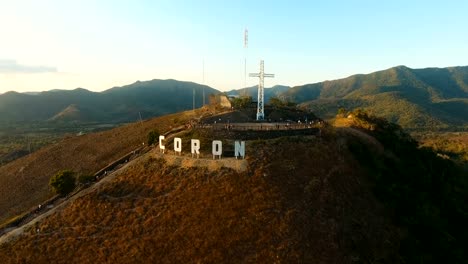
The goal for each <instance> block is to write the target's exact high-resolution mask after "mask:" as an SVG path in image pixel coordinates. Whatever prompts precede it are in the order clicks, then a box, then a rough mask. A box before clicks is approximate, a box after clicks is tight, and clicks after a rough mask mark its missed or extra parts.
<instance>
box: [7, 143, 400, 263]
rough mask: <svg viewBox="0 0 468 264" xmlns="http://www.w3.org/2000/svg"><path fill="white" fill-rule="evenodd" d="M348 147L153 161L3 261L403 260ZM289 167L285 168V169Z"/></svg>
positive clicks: (78, 204)
mask: <svg viewBox="0 0 468 264" xmlns="http://www.w3.org/2000/svg"><path fill="white" fill-rule="evenodd" d="M339 140H347V139H346V138H333V139H330V140H325V139H317V138H297V137H296V138H289V139H287V138H282V139H276V140H269V141H256V142H248V144H247V151H248V153H250V154H252V153H254V152H255V153H256V155H255V157H253V155H249V158H248V162H249V169H248V171H247V172H243V173H239V172H236V171H234V170H230V169H226V168H222V169H220V170H216V171H210V170H208V169H207V168H196V167H191V168H183V167H175V166H171V165H169V164H167V163H166V162H165V161H164V160H163V159H156V158H154V157H151V158H147V159H146V160H142V161H141V162H139V163H136V164H134V165H132V167H130V168H128V169H127V170H126V171H125V172H123V173H122V174H121V175H120V176H119V177H117V178H115V179H114V180H112V181H111V182H109V183H107V184H106V185H104V186H102V187H101V188H99V189H96V190H94V191H93V192H91V193H90V194H89V195H86V196H83V197H80V198H78V199H77V200H75V201H73V202H72V203H71V204H70V205H69V206H68V207H66V208H64V209H63V210H61V211H59V212H57V213H56V214H54V215H51V216H50V217H48V218H46V219H45V220H43V221H42V222H41V223H40V224H39V225H38V226H37V227H38V228H39V229H40V233H39V234H36V233H34V231H33V230H30V231H29V233H28V232H27V233H26V234H25V235H23V237H20V238H19V239H18V240H16V241H14V242H11V243H9V244H5V245H2V246H0V259H2V261H3V262H4V263H18V262H26V263H30V262H34V263H50V262H54V263H56V262H59V263H60V262H63V263H65V262H67V263H71V262H73V263H174V262H176V263H220V262H223V263H224V262H227V263H245V262H250V263H257V262H262V263H355V262H366V263H375V262H380V263H395V262H398V259H395V256H397V255H398V253H397V251H398V244H397V241H398V235H397V230H396V229H395V228H394V227H393V226H392V225H391V224H390V223H389V222H388V220H387V217H386V215H385V211H384V210H383V209H382V207H381V205H380V204H379V203H378V202H377V201H376V199H375V198H374V196H373V195H372V193H371V190H370V188H369V186H368V184H367V181H366V177H363V175H364V173H363V172H362V170H361V168H359V167H357V165H356V164H357V163H356V162H355V161H354V160H353V158H352V155H351V154H350V153H348V151H347V150H346V149H345V148H341V147H340V146H339V143H338V141H339ZM280 161H281V162H280Z"/></svg>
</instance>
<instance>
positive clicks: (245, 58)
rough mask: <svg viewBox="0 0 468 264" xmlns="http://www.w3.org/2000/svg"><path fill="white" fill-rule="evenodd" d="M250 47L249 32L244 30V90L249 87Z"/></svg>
mask: <svg viewBox="0 0 468 264" xmlns="http://www.w3.org/2000/svg"><path fill="white" fill-rule="evenodd" d="M248 46H249V31H248V30H247V28H246V29H245V30H244V88H246V87H247V48H248Z"/></svg>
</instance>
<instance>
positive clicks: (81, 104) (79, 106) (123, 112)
mask: <svg viewBox="0 0 468 264" xmlns="http://www.w3.org/2000/svg"><path fill="white" fill-rule="evenodd" d="M194 92H195V107H201V105H202V103H203V92H204V94H205V101H206V102H207V101H208V98H209V95H210V94H217V93H219V91H217V90H215V89H213V88H211V87H208V86H204V85H200V84H196V83H192V82H181V81H176V80H151V81H145V82H140V81H137V82H135V83H133V84H130V85H126V86H122V87H114V88H111V89H109V90H106V91H103V92H91V91H88V90H86V89H83V88H77V89H74V90H51V91H46V92H41V93H36V94H34V93H33V94H31V93H17V92H7V93H4V94H2V95H0V123H2V122H3V123H6V122H9V123H14V122H38V121H39V122H41V121H55V122H69V121H75V122H105V123H121V122H128V121H135V120H137V119H139V117H140V115H141V116H142V117H143V118H149V117H154V116H161V115H165V114H169V113H174V112H179V111H183V110H188V109H192V108H193V93H194Z"/></svg>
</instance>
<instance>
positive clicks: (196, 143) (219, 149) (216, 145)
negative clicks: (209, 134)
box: [159, 136, 245, 159]
mask: <svg viewBox="0 0 468 264" xmlns="http://www.w3.org/2000/svg"><path fill="white" fill-rule="evenodd" d="M164 139H165V137H164V136H159V150H160V151H161V152H162V153H164V152H165V150H166V146H165V145H164ZM200 146H201V144H200V140H199V139H191V140H190V149H191V153H192V157H194V156H195V155H196V156H197V158H199V156H200ZM174 152H175V153H176V154H179V155H180V154H181V153H182V139H181V138H178V137H176V138H174ZM211 153H212V154H213V159H215V158H217V157H218V158H219V159H221V156H222V154H223V142H222V141H221V140H213V142H212V145H211ZM234 156H235V157H236V159H237V158H239V157H242V158H245V141H238V140H236V141H234Z"/></svg>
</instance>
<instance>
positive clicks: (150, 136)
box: [148, 130, 159, 146]
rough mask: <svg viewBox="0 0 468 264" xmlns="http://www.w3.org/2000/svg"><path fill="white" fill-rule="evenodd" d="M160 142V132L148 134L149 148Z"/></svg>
mask: <svg viewBox="0 0 468 264" xmlns="http://www.w3.org/2000/svg"><path fill="white" fill-rule="evenodd" d="M158 140H159V132H158V131H154V130H153V131H151V132H149V133H148V146H151V145H153V144H154V143H156V142H158Z"/></svg>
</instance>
